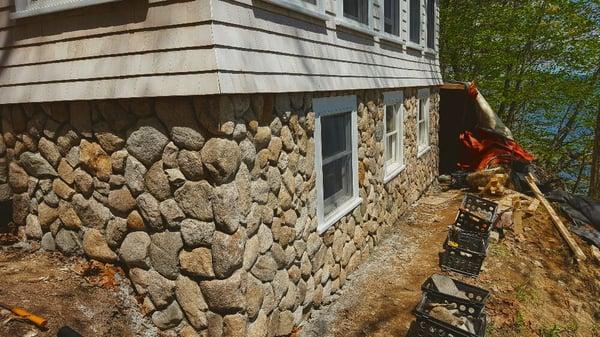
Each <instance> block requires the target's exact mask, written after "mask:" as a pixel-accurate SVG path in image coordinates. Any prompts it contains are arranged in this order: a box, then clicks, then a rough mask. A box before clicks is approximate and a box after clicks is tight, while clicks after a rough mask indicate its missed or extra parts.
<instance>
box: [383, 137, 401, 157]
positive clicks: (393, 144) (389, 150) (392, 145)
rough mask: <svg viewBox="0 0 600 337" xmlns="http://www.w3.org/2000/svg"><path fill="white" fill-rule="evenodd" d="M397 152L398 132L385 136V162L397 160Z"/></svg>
mask: <svg viewBox="0 0 600 337" xmlns="http://www.w3.org/2000/svg"><path fill="white" fill-rule="evenodd" d="M397 153H398V134H397V133H393V134H391V135H389V136H388V137H387V138H386V143H385V162H386V163H395V162H397V157H396V154H397Z"/></svg>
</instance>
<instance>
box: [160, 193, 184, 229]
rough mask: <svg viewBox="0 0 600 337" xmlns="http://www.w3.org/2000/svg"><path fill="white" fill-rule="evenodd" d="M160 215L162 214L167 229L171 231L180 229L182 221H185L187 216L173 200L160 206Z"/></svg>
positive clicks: (166, 201)
mask: <svg viewBox="0 0 600 337" xmlns="http://www.w3.org/2000/svg"><path fill="white" fill-rule="evenodd" d="M158 207H159V209H160V214H162V216H163V219H164V221H165V222H166V223H167V227H169V228H171V229H177V228H179V225H180V224H181V221H183V219H185V214H183V211H182V210H181V208H179V205H177V202H176V201H175V200H173V199H167V200H165V201H162V202H161V203H160V204H159V206H158Z"/></svg>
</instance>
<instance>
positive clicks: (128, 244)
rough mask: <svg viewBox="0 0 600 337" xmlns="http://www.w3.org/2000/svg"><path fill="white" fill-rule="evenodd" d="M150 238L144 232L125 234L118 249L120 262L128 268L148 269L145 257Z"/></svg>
mask: <svg viewBox="0 0 600 337" xmlns="http://www.w3.org/2000/svg"><path fill="white" fill-rule="evenodd" d="M150 242H151V240H150V236H149V235H148V234H147V233H145V232H132V233H129V234H127V236H126V237H125V240H123V243H122V244H121V248H119V256H120V257H121V260H122V261H123V262H125V264H126V265H127V266H129V267H140V268H148V263H147V261H146V257H147V256H148V250H149V248H150Z"/></svg>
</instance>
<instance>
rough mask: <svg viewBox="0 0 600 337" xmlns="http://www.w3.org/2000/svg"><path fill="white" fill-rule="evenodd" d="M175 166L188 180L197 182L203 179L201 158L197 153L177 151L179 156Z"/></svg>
mask: <svg viewBox="0 0 600 337" xmlns="http://www.w3.org/2000/svg"><path fill="white" fill-rule="evenodd" d="M177 164H178V165H179V169H180V170H181V172H182V173H183V175H184V176H185V177H186V178H187V179H189V180H194V181H198V180H201V179H202V178H203V177H204V166H202V157H201V156H200V152H198V151H188V150H181V151H179V154H178V155H177Z"/></svg>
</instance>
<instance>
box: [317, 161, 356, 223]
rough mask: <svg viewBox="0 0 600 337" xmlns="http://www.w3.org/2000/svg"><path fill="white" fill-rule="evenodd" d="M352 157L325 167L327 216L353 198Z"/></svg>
mask: <svg viewBox="0 0 600 337" xmlns="http://www.w3.org/2000/svg"><path fill="white" fill-rule="evenodd" d="M351 159H352V155H351V154H350V155H347V156H344V157H342V158H339V159H336V160H334V161H332V162H331V163H329V164H326V165H323V199H324V202H323V204H324V213H325V216H327V215H328V214H329V213H331V212H332V211H334V210H335V209H336V208H338V207H339V206H341V205H342V204H343V203H344V202H346V201H348V200H349V199H350V198H351V197H352V161H351Z"/></svg>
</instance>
